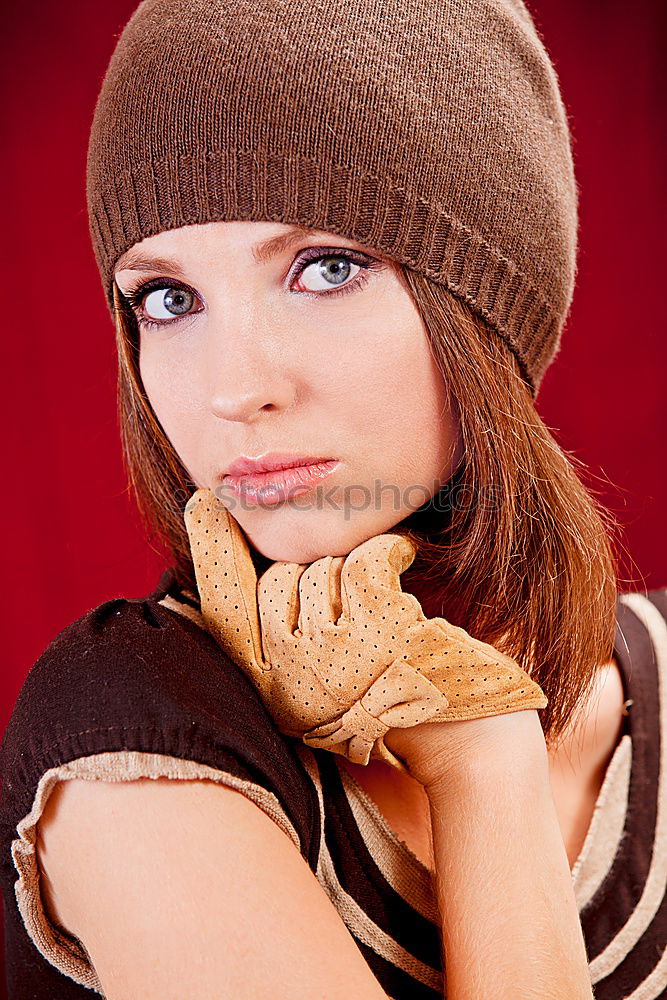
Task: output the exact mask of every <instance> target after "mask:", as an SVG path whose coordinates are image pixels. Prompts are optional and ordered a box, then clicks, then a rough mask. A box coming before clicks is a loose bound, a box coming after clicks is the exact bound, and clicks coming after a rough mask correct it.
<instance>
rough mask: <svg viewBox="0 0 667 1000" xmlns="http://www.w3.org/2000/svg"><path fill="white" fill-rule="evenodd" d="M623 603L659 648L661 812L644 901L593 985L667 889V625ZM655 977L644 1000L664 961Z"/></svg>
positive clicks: (635, 603) (655, 991)
mask: <svg viewBox="0 0 667 1000" xmlns="http://www.w3.org/2000/svg"><path fill="white" fill-rule="evenodd" d="M621 600H622V601H623V602H624V603H625V604H627V605H628V607H629V608H630V609H631V610H632V611H633V612H634V613H635V614H636V615H637V617H638V618H639V620H640V621H641V622H642V623H643V624H644V625H645V626H646V628H647V629H648V631H649V634H650V637H651V641H652V642H653V647H654V649H655V656H656V661H657V668H658V687H659V698H658V701H659V709H658V710H659V713H660V726H661V729H660V733H661V746H660V772H659V788H658V812H657V817H656V825H655V836H654V841H653V855H652V858H651V865H650V867H649V872H648V877H647V879H646V883H645V885H644V890H643V892H642V895H641V899H640V900H639V903H638V904H637V906H636V907H635V909H634V911H633V912H632V914H631V915H630V917H629V919H628V920H627V921H626V923H625V924H624V925H623V927H622V928H621V930H620V931H619V932H618V934H617V935H616V937H614V938H613V939H612V940H611V941H610V942H609V944H608V945H607V947H606V948H605V950H604V951H603V952H601V953H600V954H599V955H598V956H597V957H596V958H595V959H593V961H592V962H591V963H590V969H591V974H592V982H593V984H595V983H597V982H599V980H600V979H603V978H604V977H605V976H608V975H610V974H611V973H612V972H613V971H614V969H616V968H617V967H618V966H619V965H620V963H621V962H622V961H623V959H624V958H625V957H626V955H627V954H628V952H630V951H631V950H632V949H633V948H634V946H635V945H636V944H637V942H638V940H639V938H640V937H641V936H642V934H643V933H644V931H645V930H646V928H647V927H648V926H649V924H650V923H651V921H652V920H653V918H654V916H655V914H656V912H657V910H658V907H659V906H660V903H661V902H662V900H663V898H664V895H665V889H666V888H667V622H666V621H665V619H664V618H663V617H662V615H661V614H660V612H659V611H658V609H657V608H656V607H655V605H653V604H652V603H651V602H650V601H649V600H648V598H647V597H644V596H643V595H642V594H637V593H635V594H623V596H622V598H621ZM651 975H652V976H653V980H652V982H651V983H650V985H649V986H647V988H646V990H647V991H646V992H644V993H643V994H641V996H642V1000H653V998H654V997H658V996H659V995H660V992H659V991H660V989H661V988H662V987H664V986H667V966H666V965H665V963H664V962H662V961H661V962H660V963H659V965H657V966H656V968H655V969H654V970H653V973H652V974H651ZM650 978H651V977H649V979H650ZM646 982H648V980H645V983H646ZM642 988H643V984H642Z"/></svg>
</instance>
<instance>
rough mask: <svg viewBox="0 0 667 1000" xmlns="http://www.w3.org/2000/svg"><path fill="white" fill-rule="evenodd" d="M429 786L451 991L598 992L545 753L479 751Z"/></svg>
mask: <svg viewBox="0 0 667 1000" xmlns="http://www.w3.org/2000/svg"><path fill="white" fill-rule="evenodd" d="M509 754H510V755H511V748H510V751H509ZM500 756H501V757H502V754H501V755H500ZM427 793H428V797H429V804H430V809H431V822H432V828H433V841H434V852H435V862H436V883H437V893H438V904H439V908H440V912H441V917H442V936H443V947H444V958H445V968H446V984H447V997H448V1000H480V998H481V997H483V998H484V1000H516V998H517V997H521V998H522V1000H531V998H534V1000H590V998H591V997H592V996H593V991H592V987H591V983H590V975H589V970H588V961H587V956H586V951H585V944H584V938H583V933H582V930H581V924H580V921H579V915H578V912H577V907H576V902H575V897H574V890H573V886H572V878H571V874H570V869H569V864H568V860H567V855H566V852H565V846H564V844H563V840H562V836H561V832H560V828H559V825H558V819H557V816H556V810H555V806H554V803H553V798H552V795H551V789H550V785H549V776H548V767H547V763H546V760H542V759H540V760H538V761H535V762H529V763H519V762H518V761H516V760H514V761H510V760H509V759H494V760H491V761H490V760H488V759H487V760H485V761H482V760H476V761H471V763H470V764H469V765H468V766H466V767H465V768H463V769H462V770H459V771H458V772H457V774H456V778H452V777H451V775H450V776H448V778H447V779H446V780H444V779H442V780H439V781H436V782H434V783H432V784H430V785H429V786H427Z"/></svg>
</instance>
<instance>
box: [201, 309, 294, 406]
mask: <svg viewBox="0 0 667 1000" xmlns="http://www.w3.org/2000/svg"><path fill="white" fill-rule="evenodd" d="M280 356H281V352H280V351H279V350H278V349H277V344H276V341H275V338H272V337H270V336H269V337H267V336H263V335H262V334H261V333H259V332H258V325H257V324H256V323H253V324H243V323H238V324H235V329H234V330H230V329H229V323H225V324H224V327H221V328H219V329H217V330H215V331H212V335H211V338H210V342H209V344H208V350H207V352H206V358H205V364H206V368H207V374H206V377H207V380H208V384H209V399H210V407H211V411H212V413H213V414H214V415H215V416H216V417H220V418H221V419H224V420H231V421H237V422H248V421H251V420H253V419H254V418H255V417H257V416H259V415H260V414H261V413H264V412H270V411H273V410H276V411H279V410H283V409H287V408H288V407H289V406H291V405H292V403H293V401H294V398H295V384H294V381H293V378H292V377H291V376H290V373H289V372H288V371H287V369H286V367H285V364H284V361H283V363H281V361H280Z"/></svg>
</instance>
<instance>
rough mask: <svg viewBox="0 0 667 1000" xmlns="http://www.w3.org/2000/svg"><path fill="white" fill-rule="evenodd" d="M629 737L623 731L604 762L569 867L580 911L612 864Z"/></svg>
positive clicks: (623, 805) (624, 807) (623, 810)
mask: <svg viewBox="0 0 667 1000" xmlns="http://www.w3.org/2000/svg"><path fill="white" fill-rule="evenodd" d="M631 767H632V737H631V736H630V734H629V733H626V734H625V735H624V736H623V737H622V738H621V740H620V742H619V744H618V745H617V747H616V749H615V750H614V753H613V756H612V758H611V760H610V761H609V764H608V765H607V770H606V772H605V776H604V780H603V782H602V787H601V788H600V791H599V793H598V797H597V801H596V803H595V807H594V809H593V815H592V817H591V821H590V825H589V827H588V831H587V833H586V839H585V840H584V843H583V846H582V848H581V853H580V854H579V857H578V858H577V860H576V862H575V865H574V868H573V869H572V880H573V883H574V895H575V899H576V901H577V908H578V910H579V912H581V911H582V910H583V908H584V906H585V905H586V903H588V901H589V900H590V899H592V897H593V896H594V895H595V893H596V892H597V890H598V888H599V887H600V885H601V884H602V881H603V879H604V877H605V876H606V874H607V872H608V871H609V869H610V868H611V866H612V864H613V862H614V858H615V857H616V854H617V853H618V849H619V846H620V842H621V837H622V835H623V827H624V826H625V818H626V814H627V811H628V792H629V788H630V771H631Z"/></svg>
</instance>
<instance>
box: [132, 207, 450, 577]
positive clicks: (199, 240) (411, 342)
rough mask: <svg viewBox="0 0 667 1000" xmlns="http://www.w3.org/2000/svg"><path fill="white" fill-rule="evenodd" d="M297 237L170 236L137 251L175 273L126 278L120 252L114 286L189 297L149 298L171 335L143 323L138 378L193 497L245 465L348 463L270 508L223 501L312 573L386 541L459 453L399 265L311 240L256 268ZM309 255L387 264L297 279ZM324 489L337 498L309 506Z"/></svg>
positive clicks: (257, 228) (246, 228)
mask: <svg viewBox="0 0 667 1000" xmlns="http://www.w3.org/2000/svg"><path fill="white" fill-rule="evenodd" d="M290 229H291V227H290V226H287V225H283V224H279V223H271V222H214V223H209V224H207V225H197V226H185V227H183V228H180V229H175V230H169V231H167V232H162V233H159V234H157V235H156V236H151V237H149V238H147V239H145V240H142V242H141V244H137V247H138V248H139V249H140V250H141V251H143V252H145V253H150V254H151V255H158V256H160V257H170V258H174V259H176V260H177V261H178V262H179V264H180V268H181V270H182V276H181V275H180V274H178V273H177V272H176V270H174V269H173V268H172V269H171V270H165V269H159V270H141V271H137V270H130V269H129V268H128V267H125V266H122V265H123V264H124V263H125V262H124V260H123V258H122V257H121V259H120V261H119V265H121V266H118V265H117V270H116V274H115V277H116V282H117V284H118V287H119V289H120V291H121V292H123V293H125V292H127V291H128V289H129V287H130V286H131V284H135V285H136V284H137V282H138V281H139V280H141V281H142V282H145V281H148V280H151V279H153V278H165V279H169V280H168V281H167V282H166V283H165V288H168V287H170V285H171V286H173V285H174V284H175V285H176V287H180V288H182V287H183V285H184V284H185V287H186V288H187V289H190V290H191V291H192V292H194V293H195V296H196V298H195V300H194V301H193V300H192V299H188V300H187V302H186V308H188V309H189V316H188V318H184V319H179V320H175V315H176V314H175V313H174V309H173V306H172V308H171V310H169V308H168V306H165V289H163V290H162V291H159V292H158V291H153V292H151V293H149V299H150V301H148V300H147V299H144V302H143V308H144V309H145V310H146V311H147V312H149V313H150V315H151V316H152V317H154V318H159V319H160V318H162V319H164V320H165V324H166V325H165V326H163V327H162V328H160V329H146V328H145V327H144V326H141V325H140V371H141V377H142V380H143V383H144V387H145V390H146V392H147V395H148V398H149V400H150V402H151V405H152V407H153V409H154V411H155V413H156V415H157V417H158V419H159V421H160V423H161V425H162V427H163V429H164V431H165V433H166V434H167V436H168V438H169V440H170V441H171V443H172V445H173V446H174V448H175V450H176V451H177V453H178V454H179V456H180V458H181V460H182V462H183V464H184V466H185V467H186V469H187V470H188V472H189V474H190V477H191V479H192V481H193V483H194V484H195V485H196V486H197V487H201V486H208V487H209V488H211V489H213V490H215V489H216V487H218V489H219V488H220V485H221V478H220V477H221V474H222V473H223V472H224V471H225V470H226V468H227V466H228V465H229V464H230V463H231V462H232V461H233V460H234V459H235V458H237V457H239V456H240V455H247V456H251V457H257V456H261V455H263V454H265V453H267V452H272V451H278V452H288V453H296V454H305V455H316V456H326V457H331V458H336V459H340V460H341V465H340V466H339V468H338V469H337V470H336V471H335V472H334V473H333V475H330V476H329V477H327V479H326V480H324V481H323V482H322V484H320V486H318V488H317V493H316V494H315V493H313V494H310V493H309V494H303V495H301V496H300V497H299V496H295V497H292V498H289V499H287V500H285V501H283V502H281V503H278V504H273V505H271V506H270V507H266V506H263V507H262V506H251V505H249V504H240V503H239V502H238V501H237V506H236V507H235V506H233V504H231V503H230V504H228V506H229V507H230V509H231V510H232V512H233V514H234V516H235V518H236V519H237V520H238V522H239V524H240V525H241V527H242V528H243V530H244V532H245V534H246V536H247V538H248V540H249V542H250V543H251V544H252V545H253V546H254V547H255V548H256V549H257V550H258V551H259V552H261V553H262V554H263V555H264V556H265V557H267V558H268V559H271V560H281V561H288V562H298V563H309V562H312V561H314V560H315V559H319V558H320V557H322V556H324V555H346V554H347V553H349V552H350V551H351V550H352V548H354V547H355V546H356V545H358V544H360V543H361V542H362V541H365V540H366V539H368V538H371V537H373V536H374V535H377V534H381V533H382V532H386V531H389V530H390V529H391V528H392V527H393V526H394V525H395V524H398V523H399V522H400V521H402V520H403V519H404V518H405V517H407V516H408V515H409V514H410V513H411V512H412V511H413V510H415V509H417V508H418V507H420V506H421V505H422V504H424V503H425V502H426V501H427V500H428V499H429V498H430V497H432V496H433V495H434V494H435V493H436V492H437V490H438V489H439V487H440V486H441V485H442V484H443V483H444V482H446V480H447V479H448V478H449V477H450V475H451V474H452V472H453V471H454V469H455V468H456V463H457V462H458V460H459V458H460V455H461V451H460V439H459V425H458V421H457V416H456V413H455V412H453V411H452V409H450V406H449V403H448V399H447V391H446V386H445V385H444V383H443V379H442V376H441V374H440V372H439V369H438V368H437V366H436V363H435V360H434V358H433V356H432V353H431V350H430V344H429V339H428V336H427V332H426V329H425V327H424V325H423V323H422V320H421V317H420V315H419V313H418V311H417V309H416V307H415V305H414V303H413V301H412V299H411V297H410V296H409V294H408V291H407V289H406V287H405V286H404V284H403V283H402V281H401V279H400V277H399V272H398V270H397V269H396V268H395V267H394V266H393V264H392V263H391V262H390V261H389V260H387V259H386V258H383V257H381V256H380V255H378V253H377V251H374V250H371V249H370V248H364V247H363V245H362V244H359V243H355V242H354V241H352V240H348V239H345V238H343V237H341V236H337V235H335V234H333V233H325V232H318V231H316V230H310V231H308V232H307V233H304V234H303V235H302V236H301V238H300V239H299V240H298V242H297V243H295V244H294V245H293V246H292V247H290V248H285V249H284V250H283V251H282V252H280V253H279V254H277V255H276V256H275V257H273V258H272V259H270V260H265V261H263V262H261V263H258V262H257V261H256V260H255V259H254V256H253V253H252V248H253V245H255V244H258V243H260V242H262V241H265V240H267V239H270V238H272V237H276V236H280V235H281V234H286V233H287V232H288V231H289V230H290ZM317 246H319V247H325V248H326V253H325V256H328V257H331V256H333V254H334V253H335V251H337V250H340V249H341V248H348V249H353V250H357V251H361V252H365V253H366V254H368V255H370V257H371V258H372V260H374V261H377V262H378V263H379V264H380V265H381V269H380V270H377V271H370V270H364V269H363V268H362V267H359V266H358V265H357V264H356V263H354V264H353V265H351V266H348V265H346V263H345V261H341V260H339V259H336V261H335V264H334V266H336V267H338V268H339V269H340V268H343V269H345V268H346V267H348V271H347V272H344V273H346V274H347V277H345V280H344V281H343V282H341V283H338V284H337V283H335V282H333V281H332V280H331V279H330V277H328V276H326V275H325V276H322V274H321V273H320V270H319V269H320V263H318V262H313V261H310V262H309V263H308V265H307V267H306V269H305V270H304V271H303V272H302V273H301V274H300V275H297V274H296V268H295V267H293V265H294V264H295V262H297V263H298V258H299V255H301V254H302V252H303V250H304V249H305V248H308V247H317ZM322 263H323V262H322ZM364 277H365V278H366V279H367V280H366V281H365V283H364V284H363V285H362V284H361V279H362V278H364ZM344 288H346V289H347V292H346V293H345V294H336V295H332V293H335V292H336V291H337V290H342V289H344ZM406 374H408V377H406ZM406 415H407V419H406ZM376 486H377V487H379V488H380V490H381V492H380V493H379V495H378V497H377V502H376V499H375V498H374V496H375V494H374V491H375V490H376ZM392 487H395V488H396V489H393V490H392ZM323 488H326V491H327V496H328V497H331V502H329V501H327V502H318V500H317V496H318V495H319V494H320V493H322V491H323ZM365 490H367V491H368V492H365ZM218 495H219V496H220V495H221V494H220V493H218ZM369 497H370V500H369V499H368V498H369ZM225 503H227V501H225Z"/></svg>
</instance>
